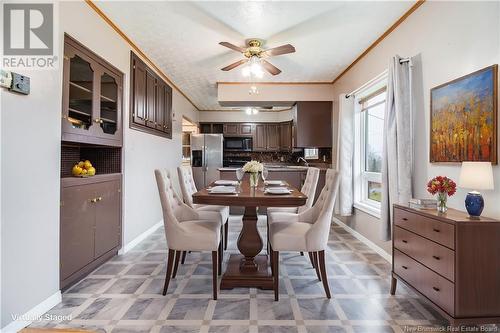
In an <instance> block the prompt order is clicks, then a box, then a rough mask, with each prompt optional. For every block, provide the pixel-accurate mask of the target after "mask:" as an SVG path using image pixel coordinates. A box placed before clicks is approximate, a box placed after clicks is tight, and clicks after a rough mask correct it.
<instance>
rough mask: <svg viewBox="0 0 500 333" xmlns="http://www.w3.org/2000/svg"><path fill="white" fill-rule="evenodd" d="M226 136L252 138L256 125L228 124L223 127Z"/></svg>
mask: <svg viewBox="0 0 500 333" xmlns="http://www.w3.org/2000/svg"><path fill="white" fill-rule="evenodd" d="M223 126H224V127H223V128H224V130H223V134H224V135H225V136H251V135H253V132H254V129H253V127H254V125H253V124H251V123H243V124H242V123H226V124H224V125H223Z"/></svg>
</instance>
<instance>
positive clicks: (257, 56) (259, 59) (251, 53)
mask: <svg viewBox="0 0 500 333" xmlns="http://www.w3.org/2000/svg"><path fill="white" fill-rule="evenodd" d="M219 44H220V45H222V46H225V47H227V48H230V49H231V50H234V51H237V52H241V53H242V54H243V55H244V56H245V58H246V59H242V60H239V61H237V62H235V63H232V64H231V65H229V66H226V67H224V68H221V70H223V71H230V70H232V69H234V68H236V67H238V66H240V65H243V64H245V63H247V62H250V66H251V67H253V70H252V72H257V73H258V69H257V68H256V66H259V65H260V66H262V67H263V68H264V69H265V70H266V71H268V72H269V73H271V74H272V75H278V74H279V73H281V70H280V69H279V68H278V67H276V66H274V65H273V64H271V63H270V62H268V61H267V60H265V58H269V57H274V56H278V55H282V54H288V53H293V52H295V47H293V46H292V45H290V44H285V45H281V46H278V47H274V48H272V49H268V50H263V49H262V48H261V45H262V41H261V40H259V39H250V40H248V42H247V47H246V48H244V47H240V46H236V45H234V44H231V43H228V42H220V43H219ZM260 66H259V67H260ZM251 69H252V68H251Z"/></svg>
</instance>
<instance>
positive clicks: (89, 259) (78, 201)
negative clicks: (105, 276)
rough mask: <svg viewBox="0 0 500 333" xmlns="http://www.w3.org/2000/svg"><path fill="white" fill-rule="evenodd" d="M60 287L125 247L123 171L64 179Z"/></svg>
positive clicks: (88, 271) (65, 285)
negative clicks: (122, 238) (120, 172)
mask: <svg viewBox="0 0 500 333" xmlns="http://www.w3.org/2000/svg"><path fill="white" fill-rule="evenodd" d="M60 216H61V224H60V262H61V263H60V265H61V267H60V287H61V289H64V288H66V287H68V286H69V285H71V284H72V283H74V282H76V281H78V280H79V279H80V278H82V277H83V276H85V275H86V274H88V273H90V272H91V271H92V270H94V269H95V268H96V267H98V266H99V265H100V264H101V263H102V262H104V261H106V260H107V259H109V258H110V257H112V256H114V255H116V254H117V252H118V248H119V247H120V246H121V174H107V175H106V174H105V175H96V176H94V177H89V178H76V177H67V178H63V179H62V181H61V215H60Z"/></svg>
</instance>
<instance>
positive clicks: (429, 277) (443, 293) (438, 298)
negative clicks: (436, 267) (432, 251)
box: [393, 249, 455, 316]
mask: <svg viewBox="0 0 500 333" xmlns="http://www.w3.org/2000/svg"><path fill="white" fill-rule="evenodd" d="M393 260H394V272H395V273H396V274H397V275H399V276H400V277H401V278H403V279H404V280H405V281H406V282H408V283H409V284H410V285H411V286H412V287H413V288H415V289H416V290H418V291H419V292H420V293H422V294H423V295H425V296H426V297H427V298H429V299H430V300H431V301H432V302H433V303H435V304H437V305H438V306H439V307H440V308H441V309H443V310H444V311H446V312H447V313H448V314H450V315H451V316H453V315H454V312H455V306H454V293H455V286H454V284H453V283H451V282H450V281H448V280H446V279H445V278H443V277H441V276H439V275H438V274H436V273H434V272H433V271H431V270H430V269H428V268H427V267H425V266H424V265H422V264H420V263H418V262H417V261H415V260H413V259H411V258H410V257H408V256H407V255H405V254H403V253H402V252H400V251H398V250H396V249H395V250H394V256H393Z"/></svg>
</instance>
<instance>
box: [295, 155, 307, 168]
mask: <svg viewBox="0 0 500 333" xmlns="http://www.w3.org/2000/svg"><path fill="white" fill-rule="evenodd" d="M301 160H302V161H304V163H305V165H306V167H309V163H308V162H307V161H306V159H305V158H303V157H302V156H301V157H299V158H298V159H297V163H298V162H300V161H301Z"/></svg>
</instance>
